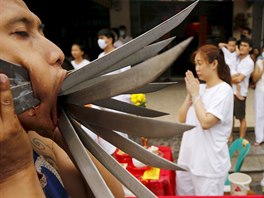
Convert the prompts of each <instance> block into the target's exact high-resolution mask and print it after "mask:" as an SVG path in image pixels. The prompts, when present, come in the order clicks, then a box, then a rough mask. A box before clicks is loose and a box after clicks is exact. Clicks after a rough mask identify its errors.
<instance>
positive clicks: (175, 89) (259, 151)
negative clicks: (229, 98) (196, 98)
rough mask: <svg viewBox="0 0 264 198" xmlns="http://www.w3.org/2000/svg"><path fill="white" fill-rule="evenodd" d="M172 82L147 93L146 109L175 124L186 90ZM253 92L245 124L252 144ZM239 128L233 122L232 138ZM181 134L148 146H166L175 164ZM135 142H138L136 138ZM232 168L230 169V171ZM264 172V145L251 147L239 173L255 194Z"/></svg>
mask: <svg viewBox="0 0 264 198" xmlns="http://www.w3.org/2000/svg"><path fill="white" fill-rule="evenodd" d="M173 81H176V82H178V83H177V84H175V85H172V86H170V87H167V88H165V89H162V90H160V91H157V92H153V93H148V94H146V96H147V108H151V109H155V110H159V111H163V112H167V113H169V115H167V116H163V117H160V118H157V119H160V120H165V121H171V122H177V111H178V109H179V107H180V105H181V104H182V102H183V101H184V99H185V95H186V90H185V85H184V83H183V80H182V79H175V80H173ZM253 99H254V90H252V89H250V90H249V95H248V98H247V109H246V112H247V117H246V119H247V124H248V132H247V136H246V138H247V139H248V140H249V142H250V143H251V144H252V143H253V142H254V138H255V136H254V106H253V105H254V103H253ZM238 126H239V123H238V121H235V127H236V128H235V129H234V137H235V138H236V137H238V132H237V127H238ZM181 137H182V134H177V135H175V137H172V138H169V139H166V138H159V139H150V140H149V145H152V144H155V145H168V146H170V147H171V148H172V150H173V156H174V161H175V162H176V160H177V157H178V152H179V146H180V141H181ZM132 138H134V140H135V141H137V142H140V140H139V139H138V138H136V137H132ZM234 160H235V159H233V161H232V164H234V163H235V162H234ZM232 170H233V167H232V168H231V171H232ZM263 171H264V144H262V145H261V146H259V147H255V146H251V150H250V153H249V154H248V156H247V157H246V158H245V160H244V164H243V166H242V168H241V172H244V173H247V174H249V175H251V177H252V179H253V182H252V183H251V188H252V189H253V190H254V191H255V192H257V193H258V194H260V193H261V186H260V180H261V179H262V178H263Z"/></svg>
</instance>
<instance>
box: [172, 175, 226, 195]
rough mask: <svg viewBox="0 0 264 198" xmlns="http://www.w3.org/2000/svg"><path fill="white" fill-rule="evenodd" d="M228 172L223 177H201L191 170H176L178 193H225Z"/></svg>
mask: <svg viewBox="0 0 264 198" xmlns="http://www.w3.org/2000/svg"><path fill="white" fill-rule="evenodd" d="M227 175H228V173H227V174H226V176H223V177H215V178H209V177H201V176H196V175H193V174H192V173H190V172H184V171H176V194H177V195H178V196H181V195H189V196H190V195H202V196H206V195H212V196H214V195H219V196H222V195H224V184H225V181H226V178H227Z"/></svg>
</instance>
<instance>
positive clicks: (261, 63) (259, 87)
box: [255, 59, 264, 92]
mask: <svg viewBox="0 0 264 198" xmlns="http://www.w3.org/2000/svg"><path fill="white" fill-rule="evenodd" d="M256 67H258V68H260V70H261V71H263V70H264V60H261V59H259V60H257V62H256ZM255 90H256V91H260V92H264V73H262V76H261V77H260V79H259V80H258V82H257V83H256V89H255Z"/></svg>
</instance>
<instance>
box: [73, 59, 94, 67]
mask: <svg viewBox="0 0 264 198" xmlns="http://www.w3.org/2000/svg"><path fill="white" fill-rule="evenodd" d="M89 63H90V61H88V60H87V59H83V60H82V62H80V63H78V64H77V63H76V62H75V60H72V61H71V64H72V66H73V67H74V69H80V68H81V67H84V66H85V65H87V64H89Z"/></svg>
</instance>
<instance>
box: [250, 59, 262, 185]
mask: <svg viewBox="0 0 264 198" xmlns="http://www.w3.org/2000/svg"><path fill="white" fill-rule="evenodd" d="M252 78H253V81H254V82H256V88H255V100H254V104H255V106H254V107H255V143H254V145H255V146H259V145H260V144H261V143H263V142H264V59H258V60H257V62H256V65H255V69H254V72H253V73H252ZM263 185H264V180H263Z"/></svg>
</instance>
